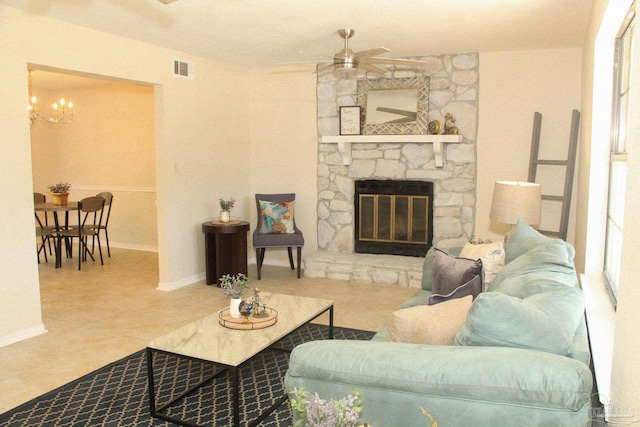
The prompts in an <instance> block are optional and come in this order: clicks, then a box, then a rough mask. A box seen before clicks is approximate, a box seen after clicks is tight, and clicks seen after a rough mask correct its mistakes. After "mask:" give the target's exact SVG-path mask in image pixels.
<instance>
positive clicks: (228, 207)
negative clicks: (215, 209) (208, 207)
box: [220, 197, 236, 212]
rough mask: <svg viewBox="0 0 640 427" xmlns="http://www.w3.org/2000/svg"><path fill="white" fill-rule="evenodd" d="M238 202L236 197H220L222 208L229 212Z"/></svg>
mask: <svg viewBox="0 0 640 427" xmlns="http://www.w3.org/2000/svg"><path fill="white" fill-rule="evenodd" d="M235 204H236V201H235V199H234V198H233V197H232V198H230V199H229V200H224V199H220V209H222V210H223V211H226V212H229V211H230V210H231V209H233V206H234V205H235Z"/></svg>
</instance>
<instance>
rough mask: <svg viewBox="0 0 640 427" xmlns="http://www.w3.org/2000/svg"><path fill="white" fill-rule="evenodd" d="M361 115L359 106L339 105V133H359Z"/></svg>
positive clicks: (360, 130)
mask: <svg viewBox="0 0 640 427" xmlns="http://www.w3.org/2000/svg"><path fill="white" fill-rule="evenodd" d="M361 117H362V108H361V107H358V106H349V107H340V135H360V134H361V133H362V126H361V124H362V119H361Z"/></svg>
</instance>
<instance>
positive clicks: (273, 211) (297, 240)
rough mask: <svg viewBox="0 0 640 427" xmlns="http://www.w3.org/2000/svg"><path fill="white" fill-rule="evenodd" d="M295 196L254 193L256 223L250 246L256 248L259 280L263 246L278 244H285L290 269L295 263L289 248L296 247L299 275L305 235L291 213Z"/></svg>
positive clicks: (281, 245)
mask: <svg viewBox="0 0 640 427" xmlns="http://www.w3.org/2000/svg"><path fill="white" fill-rule="evenodd" d="M295 200H296V195H295V193H285V194H256V209H257V212H258V222H257V224H258V225H257V227H256V229H255V230H254V231H253V246H254V247H255V248H256V263H257V267H258V280H260V279H261V274H262V273H261V271H262V263H263V261H264V253H265V250H266V249H267V248H277V247H286V248H287V251H288V252H289V264H290V265H291V269H292V270H294V269H295V266H294V264H293V253H292V251H291V248H294V247H295V248H296V250H297V261H298V279H299V278H300V264H301V262H302V247H303V246H304V236H303V234H302V231H300V230H299V229H298V227H297V226H296V221H295V215H294V207H295Z"/></svg>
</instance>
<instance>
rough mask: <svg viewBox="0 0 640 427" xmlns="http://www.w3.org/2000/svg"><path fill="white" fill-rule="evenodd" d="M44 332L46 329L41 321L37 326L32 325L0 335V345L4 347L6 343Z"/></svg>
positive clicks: (12, 342)
mask: <svg viewBox="0 0 640 427" xmlns="http://www.w3.org/2000/svg"><path fill="white" fill-rule="evenodd" d="M46 332H47V330H46V329H45V328H44V324H42V323H41V324H39V325H37V326H33V327H31V328H27V329H23V330H21V331H18V332H14V333H12V334H9V335H5V336H3V337H0V347H5V346H7V345H10V344H14V343H17V342H19V341H23V340H26V339H29V338H32V337H35V336H37V335H41V334H44V333H46Z"/></svg>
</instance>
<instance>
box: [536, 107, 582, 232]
mask: <svg viewBox="0 0 640 427" xmlns="http://www.w3.org/2000/svg"><path fill="white" fill-rule="evenodd" d="M541 125H542V114H540V113H538V112H536V113H535V114H534V115H533V137H532V139H531V156H530V159H529V182H537V181H536V178H537V175H538V166H539V165H547V166H558V167H564V168H565V176H564V191H563V194H562V195H561V196H558V195H551V194H545V193H544V192H543V193H542V200H543V201H545V200H546V201H551V202H557V203H561V204H562V208H561V212H560V224H559V228H558V230H557V231H556V230H540V232H541V233H543V234H546V235H548V236H553V237H559V238H560V239H562V240H566V239H567V229H568V228H569V213H570V212H571V192H572V190H573V174H574V171H575V164H576V152H577V149H578V132H579V130H580V112H579V111H578V110H573V113H572V116H571V135H570V136H569V152H568V154H567V160H541V159H539V158H538V152H539V149H540V128H541ZM543 191H544V188H543Z"/></svg>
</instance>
